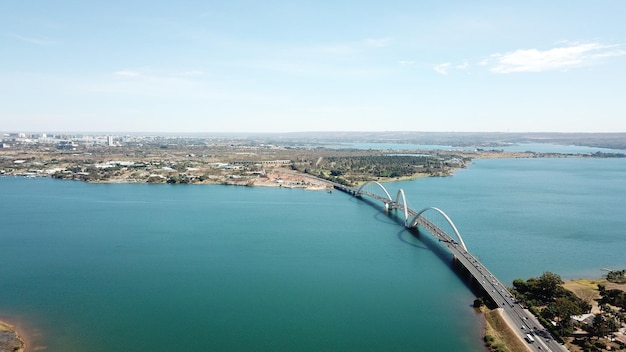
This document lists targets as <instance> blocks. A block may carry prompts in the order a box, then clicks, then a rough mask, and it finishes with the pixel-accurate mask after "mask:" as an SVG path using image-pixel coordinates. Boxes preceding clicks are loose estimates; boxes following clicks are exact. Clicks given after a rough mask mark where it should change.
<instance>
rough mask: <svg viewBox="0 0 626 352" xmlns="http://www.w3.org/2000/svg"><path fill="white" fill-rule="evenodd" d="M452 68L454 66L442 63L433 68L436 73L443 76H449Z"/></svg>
mask: <svg viewBox="0 0 626 352" xmlns="http://www.w3.org/2000/svg"><path fill="white" fill-rule="evenodd" d="M450 66H452V64H451V63H449V62H445V63H442V64H437V65H435V67H433V68H434V69H435V71H437V72H439V73H441V74H442V75H447V74H448V70H449V69H450Z"/></svg>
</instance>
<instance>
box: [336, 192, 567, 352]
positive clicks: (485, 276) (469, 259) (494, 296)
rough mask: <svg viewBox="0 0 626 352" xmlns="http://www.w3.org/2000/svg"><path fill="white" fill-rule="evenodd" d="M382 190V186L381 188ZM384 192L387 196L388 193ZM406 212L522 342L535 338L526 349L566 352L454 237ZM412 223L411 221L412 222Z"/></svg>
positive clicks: (398, 206)
mask: <svg viewBox="0 0 626 352" xmlns="http://www.w3.org/2000/svg"><path fill="white" fill-rule="evenodd" d="M333 187H334V188H335V189H337V190H340V191H343V192H346V193H348V194H350V195H352V196H355V197H361V196H362V195H366V196H368V197H370V198H373V199H376V200H379V201H381V202H383V203H384V204H385V209H387V210H391V209H398V210H401V211H403V212H404V211H405V205H404V204H401V203H398V202H397V201H393V200H391V199H389V198H387V197H382V196H379V195H377V194H375V193H371V192H367V191H364V190H362V189H360V190H357V189H355V188H352V187H348V186H345V185H341V184H336V183H333ZM381 187H382V185H381ZM385 193H387V194H388V192H387V190H385ZM406 213H407V214H408V216H409V219H414V220H415V223H416V226H421V227H422V228H423V229H425V230H426V231H427V232H428V233H430V234H431V235H432V236H433V237H435V238H436V239H437V240H438V241H439V242H441V243H444V244H445V246H446V247H447V248H448V250H449V251H450V252H451V253H452V254H453V255H454V257H455V258H456V260H457V261H458V262H459V263H460V264H461V265H463V267H465V269H467V271H468V272H469V273H470V275H471V276H472V277H473V278H474V279H475V280H476V282H477V283H478V285H479V286H480V287H481V289H482V291H483V292H484V293H485V295H486V296H487V297H489V298H490V299H491V300H492V301H493V302H494V303H495V304H496V305H497V306H498V307H500V308H502V309H503V313H504V316H505V319H507V320H508V321H509V322H511V323H513V324H515V325H516V326H517V327H519V328H515V329H514V330H515V332H516V334H517V335H518V336H519V338H520V339H521V340H524V336H525V334H527V333H530V334H533V335H534V336H535V341H536V343H533V344H526V347H527V348H528V349H529V350H530V351H535V350H544V351H567V349H566V348H565V347H564V346H562V345H560V344H558V343H556V342H551V341H552V340H551V339H550V334H549V333H548V331H547V330H545V329H544V328H543V327H542V326H541V324H540V323H539V321H538V320H537V319H536V318H535V317H534V316H533V315H532V313H530V312H529V311H528V310H526V309H523V308H522V307H521V306H520V305H519V304H518V303H517V301H516V300H515V298H514V297H513V295H512V294H511V293H510V292H509V290H508V289H507V288H506V286H505V285H504V284H503V283H502V282H501V281H500V280H498V278H496V276H495V275H493V274H492V273H491V272H490V271H489V270H488V269H487V267H485V266H484V265H483V264H482V263H481V262H480V260H478V258H476V257H475V256H473V255H472V254H471V253H470V252H469V251H467V250H466V249H465V248H463V246H461V245H460V244H459V243H458V242H457V241H456V240H455V239H454V238H452V237H451V236H450V235H449V234H448V233H447V232H445V231H444V230H442V229H441V228H440V227H439V226H437V225H436V224H434V223H432V222H431V221H430V220H428V219H426V218H425V217H423V216H419V217H417V219H415V218H416V216H417V215H418V214H419V213H418V212H416V211H414V210H413V209H411V208H408V207H407V208H406ZM411 222H413V221H411ZM406 224H407V223H406V222H405V226H406Z"/></svg>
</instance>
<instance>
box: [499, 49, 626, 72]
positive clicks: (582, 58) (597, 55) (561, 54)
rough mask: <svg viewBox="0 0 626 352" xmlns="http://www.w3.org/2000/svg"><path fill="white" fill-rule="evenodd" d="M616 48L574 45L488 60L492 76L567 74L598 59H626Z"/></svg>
mask: <svg viewBox="0 0 626 352" xmlns="http://www.w3.org/2000/svg"><path fill="white" fill-rule="evenodd" d="M617 47H618V46H617V45H605V44H600V43H586V44H576V45H570V46H566V47H558V48H553V49H549V50H544V51H541V50H538V49H519V50H515V51H511V52H508V53H505V54H499V53H497V54H493V55H491V56H490V58H489V59H488V60H487V65H488V66H491V67H490V69H489V70H490V71H491V72H495V73H513V72H542V71H550V70H567V69H569V68H574V67H580V66H587V65H591V64H594V63H596V62H597V61H598V60H599V59H601V58H606V57H614V56H622V55H626V51H624V50H619V49H616V48H617Z"/></svg>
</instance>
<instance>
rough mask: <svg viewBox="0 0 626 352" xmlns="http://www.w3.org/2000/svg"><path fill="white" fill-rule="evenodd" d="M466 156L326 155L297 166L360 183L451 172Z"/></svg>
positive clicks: (301, 169)
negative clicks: (445, 157) (446, 158)
mask: <svg viewBox="0 0 626 352" xmlns="http://www.w3.org/2000/svg"><path fill="white" fill-rule="evenodd" d="M465 163H466V160H465V159H464V158H450V159H448V160H444V159H442V158H439V157H436V156H432V155H384V154H383V155H354V156H326V157H323V158H319V159H317V160H315V161H310V162H309V163H307V164H302V163H301V164H299V165H298V166H297V169H298V170H300V171H303V172H305V173H309V174H311V175H315V176H318V177H321V178H325V179H328V180H331V181H334V182H338V183H343V184H351V185H354V184H357V183H359V182H363V181H368V180H372V179H383V178H400V177H411V176H415V175H417V174H423V175H428V176H446V175H449V174H450V172H451V170H452V169H453V168H454V167H463V166H465Z"/></svg>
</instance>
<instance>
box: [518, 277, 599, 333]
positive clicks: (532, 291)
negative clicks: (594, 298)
mask: <svg viewBox="0 0 626 352" xmlns="http://www.w3.org/2000/svg"><path fill="white" fill-rule="evenodd" d="M513 293H514V294H515V295H516V297H517V299H518V300H520V301H521V302H523V304H525V305H526V306H528V307H532V308H534V309H535V310H536V311H538V312H539V314H540V316H541V317H542V318H544V319H546V320H551V321H554V322H556V324H557V325H556V326H557V328H558V329H557V330H556V331H553V332H555V333H557V334H558V335H559V336H565V335H567V334H570V333H571V332H572V331H573V325H572V322H571V320H570V317H571V316H572V315H580V314H583V313H588V312H589V311H590V310H591V304H590V303H589V302H585V301H584V300H582V299H580V298H578V297H576V295H574V294H573V293H572V292H570V291H568V290H566V289H565V288H564V287H563V280H561V277H560V276H559V275H557V274H554V273H551V272H545V273H543V275H541V276H540V277H538V278H534V277H533V278H530V279H528V280H526V281H524V280H522V279H516V280H514V281H513ZM550 326H552V325H550ZM550 326H548V327H550Z"/></svg>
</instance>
